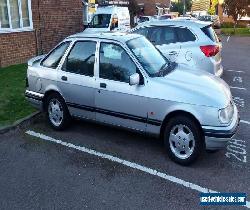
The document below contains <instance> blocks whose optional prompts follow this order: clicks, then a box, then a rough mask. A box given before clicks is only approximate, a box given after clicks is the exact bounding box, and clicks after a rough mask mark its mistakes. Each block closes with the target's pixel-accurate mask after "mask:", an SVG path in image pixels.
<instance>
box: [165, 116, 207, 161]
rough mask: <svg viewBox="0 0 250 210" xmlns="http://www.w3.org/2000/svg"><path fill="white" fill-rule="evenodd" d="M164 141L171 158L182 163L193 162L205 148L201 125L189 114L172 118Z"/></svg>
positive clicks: (166, 128)
mask: <svg viewBox="0 0 250 210" xmlns="http://www.w3.org/2000/svg"><path fill="white" fill-rule="evenodd" d="M164 143H165V147H166V149H167V153H168V155H169V157H170V159H172V160H173V161H175V162H176V163H179V164H181V165H189V164H191V163H193V162H194V161H195V160H196V159H197V158H198V156H199V155H200V154H201V153H202V152H203V151H204V148H205V147H204V141H203V137H202V133H201V131H200V126H199V125H198V123H196V122H195V121H194V120H193V119H192V118H190V117H187V116H176V117H174V118H172V119H170V121H169V123H168V124H167V125H166V127H165V131H164Z"/></svg>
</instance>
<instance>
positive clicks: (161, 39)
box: [148, 26, 181, 62]
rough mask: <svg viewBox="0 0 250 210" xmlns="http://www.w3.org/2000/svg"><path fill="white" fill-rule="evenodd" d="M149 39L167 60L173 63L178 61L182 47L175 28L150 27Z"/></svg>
mask: <svg viewBox="0 0 250 210" xmlns="http://www.w3.org/2000/svg"><path fill="white" fill-rule="evenodd" d="M148 37H149V40H150V41H151V42H152V43H153V44H154V45H155V46H156V47H157V48H158V49H159V50H160V51H161V53H162V54H163V55H164V56H165V57H166V58H167V59H169V60H170V61H172V62H176V61H177V58H178V56H179V53H180V49H181V45H180V43H178V37H177V34H176V31H175V28H174V27H169V26H153V27H150V29H149V35H148Z"/></svg>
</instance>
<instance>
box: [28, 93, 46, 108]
mask: <svg viewBox="0 0 250 210" xmlns="http://www.w3.org/2000/svg"><path fill="white" fill-rule="evenodd" d="M43 97H44V95H43V94H41V93H37V92H33V91H30V90H26V91H25V98H26V100H27V101H28V102H29V103H30V104H31V105H32V106H33V107H35V108H36V109H39V110H40V111H42V110H43V102H42V100H43Z"/></svg>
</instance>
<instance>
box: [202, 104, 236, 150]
mask: <svg viewBox="0 0 250 210" xmlns="http://www.w3.org/2000/svg"><path fill="white" fill-rule="evenodd" d="M234 111H235V113H234V117H233V120H232V122H231V124H230V125H229V126H227V127H211V126H203V127H202V128H203V131H204V135H205V143H206V149H208V150H217V149H222V148H224V147H225V146H226V144H227V142H228V141H230V140H231V139H232V138H233V137H234V135H235V133H236V131H237V130H238V127H239V122H240V118H239V114H238V110H237V108H236V106H234Z"/></svg>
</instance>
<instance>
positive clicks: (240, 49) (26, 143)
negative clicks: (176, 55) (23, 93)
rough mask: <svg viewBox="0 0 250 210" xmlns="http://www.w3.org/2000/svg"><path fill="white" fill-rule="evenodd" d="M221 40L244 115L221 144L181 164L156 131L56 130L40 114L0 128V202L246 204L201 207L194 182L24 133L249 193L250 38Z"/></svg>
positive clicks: (53, 205)
mask: <svg viewBox="0 0 250 210" xmlns="http://www.w3.org/2000/svg"><path fill="white" fill-rule="evenodd" d="M227 40H228V39H227V37H225V38H223V59H224V60H223V65H224V69H225V73H224V76H223V79H224V80H225V81H226V82H227V83H228V84H229V85H230V86H231V87H232V94H233V96H234V99H235V101H236V103H237V104H238V107H239V111H240V115H241V119H242V120H244V122H245V123H241V124H240V128H239V131H238V133H237V135H236V136H235V139H236V140H235V141H233V142H231V143H230V144H229V145H228V147H227V148H226V149H225V150H222V151H219V152H217V153H213V154H208V153H206V154H204V156H203V157H201V159H200V160H199V161H197V162H196V163H195V164H194V165H192V166H190V167H182V166H179V165H177V164H175V163H173V162H172V161H170V160H169V158H168V157H167V155H166V154H165V151H164V148H163V144H162V142H161V141H160V140H158V139H154V138H150V137H145V136H142V135H139V134H135V133H131V132H127V131H124V130H119V129H115V128H111V127H106V126H102V125H97V124H92V123H87V122H82V121H74V122H73V123H72V125H71V127H70V128H69V129H68V130H66V131H64V132H55V131H54V130H52V129H51V128H50V127H49V126H48V125H47V123H46V121H45V119H44V117H43V115H41V116H39V117H37V118H36V119H34V120H33V121H32V122H31V123H29V124H27V125H24V126H22V127H21V128H19V129H16V130H15V131H11V132H9V133H6V134H4V135H0V171H1V174H0V202H1V203H0V206H1V209H84V208H88V209H241V208H242V209H244V208H245V207H237V208H235V207H218V208H215V207H201V206H200V205H199V192H198V191H196V190H194V189H191V188H192V187H184V186H183V185H181V184H178V183H173V182H172V181H169V180H166V179H163V178H160V177H159V176H156V175H151V174H149V173H146V172H142V171H140V170H137V169H133V168H131V167H128V166H124V165H122V164H119V163H115V162H112V161H110V160H107V159H103V158H101V157H97V156H95V155H90V154H87V153H86V152H82V151H78V150H76V149H73V148H69V147H67V146H62V145H59V144H55V143H52V142H47V141H44V140H42V139H40V138H36V137H32V136H30V135H27V134H26V133H25V132H26V131H27V130H32V131H35V132H38V133H42V134H44V135H46V136H49V137H52V138H55V139H60V140H62V141H64V142H68V143H72V144H73V145H76V146H82V147H87V148H90V149H93V150H95V151H98V152H102V153H105V154H110V155H112V156H115V157H119V158H121V159H124V160H127V161H131V162H134V163H137V164H140V165H143V166H145V167H148V168H151V169H155V170H157V171H160V172H162V173H165V174H167V175H171V176H173V177H176V178H179V179H181V180H185V181H187V182H190V183H192V184H196V185H199V186H201V187H203V188H209V189H211V190H215V191H219V192H245V193H247V194H248V195H250V175H249V174H250V173H249V172H250V163H249V151H250V144H249V143H248V140H249V137H250V134H249V131H250V125H248V124H247V122H250V108H249V107H250V106H249V104H250V83H249V81H250V60H249V55H250V38H237V37H231V38H230V39H229V42H227ZM192 184H191V185H190V186H192ZM248 200H250V196H248Z"/></svg>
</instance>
